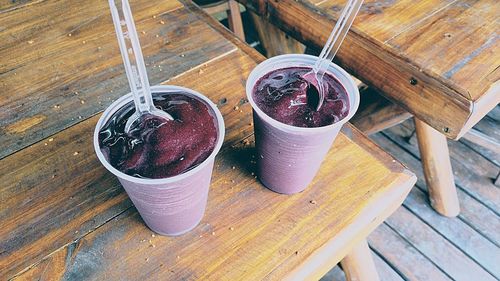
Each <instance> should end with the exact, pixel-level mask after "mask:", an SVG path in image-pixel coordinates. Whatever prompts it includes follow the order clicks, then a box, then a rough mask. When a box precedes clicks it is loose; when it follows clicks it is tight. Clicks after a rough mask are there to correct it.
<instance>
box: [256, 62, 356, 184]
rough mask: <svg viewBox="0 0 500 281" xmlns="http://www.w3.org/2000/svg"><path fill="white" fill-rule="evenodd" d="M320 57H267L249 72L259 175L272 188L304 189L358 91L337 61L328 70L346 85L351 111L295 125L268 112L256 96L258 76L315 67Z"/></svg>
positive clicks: (351, 114) (344, 119)
mask: <svg viewBox="0 0 500 281" xmlns="http://www.w3.org/2000/svg"><path fill="white" fill-rule="evenodd" d="M317 59H318V58H317V57H315V56H310V55H299V54H291V55H281V56H276V57H273V58H270V59H267V60H265V61H264V62H262V63H260V64H259V65H257V67H255V69H254V70H253V71H252V72H251V73H250V76H249V77H248V80H247V83H246V93H247V98H248V100H249V101H250V104H251V105H252V108H253V119H254V130H255V146H256V151H257V155H256V158H257V176H258V177H259V179H260V181H261V182H262V183H263V184H264V185H265V186H266V187H267V188H269V189H271V190H273V191H275V192H278V193H283V194H294V193H298V192H301V191H303V190H304V189H305V188H306V187H307V186H308V185H309V184H310V183H311V181H312V180H313V178H314V176H315V175H316V173H317V172H318V170H319V168H320V166H321V163H322V162H323V159H324V158H325V156H326V154H327V153H328V151H329V149H330V147H331V145H332V143H333V142H334V140H335V138H336V137H337V134H338V133H339V131H340V129H341V128H342V125H344V124H345V123H346V122H347V121H349V119H351V118H352V116H353V115H354V113H355V112H356V110H357V109H358V105H359V91H358V87H357V86H356V84H355V83H354V80H353V79H352V78H351V76H350V75H349V74H348V73H347V72H346V71H344V70H343V69H342V68H340V67H339V66H337V65H336V64H334V63H330V64H329V66H328V73H330V74H332V75H333V76H334V77H335V78H337V79H338V80H339V81H340V82H341V83H342V85H343V86H344V87H345V89H346V91H347V94H348V97H349V113H348V115H347V116H346V117H345V118H343V119H342V120H340V121H338V122H337V123H334V124H331V125H328V126H324V127H316V128H303V127H295V126H291V125H287V124H284V123H281V122H279V121H277V120H275V119H273V118H271V117H269V116H268V115H267V114H265V113H264V112H263V111H262V110H261V109H260V108H259V107H258V106H257V104H256V103H255V101H254V100H253V90H254V87H255V84H256V83H257V82H258V80H259V79H260V78H261V77H262V76H264V75H266V74H267V73H269V72H271V71H273V70H276V69H281V68H288V67H304V66H305V67H312V66H313V65H314V63H315V62H316V60H317Z"/></svg>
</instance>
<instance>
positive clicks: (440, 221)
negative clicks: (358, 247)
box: [369, 122, 500, 280]
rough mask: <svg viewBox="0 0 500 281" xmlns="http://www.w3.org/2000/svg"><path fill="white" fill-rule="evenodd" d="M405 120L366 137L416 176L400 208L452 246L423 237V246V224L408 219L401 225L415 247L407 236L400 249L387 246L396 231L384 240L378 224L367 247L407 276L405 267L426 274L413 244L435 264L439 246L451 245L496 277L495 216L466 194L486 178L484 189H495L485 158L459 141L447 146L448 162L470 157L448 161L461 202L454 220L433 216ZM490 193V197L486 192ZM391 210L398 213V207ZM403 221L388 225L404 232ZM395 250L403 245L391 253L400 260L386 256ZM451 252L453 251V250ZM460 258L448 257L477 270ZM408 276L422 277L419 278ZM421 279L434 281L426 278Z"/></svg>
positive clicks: (498, 240)
mask: <svg viewBox="0 0 500 281" xmlns="http://www.w3.org/2000/svg"><path fill="white" fill-rule="evenodd" d="M407 124H409V125H412V122H405V123H403V125H400V126H397V127H394V128H391V129H389V130H386V131H384V132H383V133H381V134H377V135H374V136H373V137H372V138H373V140H375V141H376V142H377V143H378V144H379V145H380V146H381V147H382V148H384V149H385V150H386V151H387V152H389V153H391V154H392V155H396V156H397V158H398V159H399V160H400V161H402V162H403V163H404V164H405V165H407V166H408V167H409V168H410V169H411V170H412V171H415V173H416V174H417V177H418V179H419V180H418V181H417V184H416V187H417V188H414V189H413V190H412V191H411V192H410V194H409V195H408V197H407V199H406V200H405V202H404V203H403V205H404V206H405V208H406V209H408V210H409V211H411V213H412V214H413V216H415V217H417V218H418V219H420V220H421V221H423V222H424V223H425V224H426V225H428V226H430V227H431V228H432V229H433V231H435V232H436V233H438V236H436V237H445V238H446V240H448V241H449V242H450V243H451V244H452V245H450V244H448V243H446V242H440V243H441V246H439V243H435V242H434V240H426V241H427V243H426V244H427V245H425V243H424V242H423V241H420V240H422V239H421V237H424V236H425V234H424V233H421V232H422V231H423V229H426V227H422V224H420V223H413V224H411V225H410V226H409V227H408V226H406V231H407V233H414V232H415V233H417V235H418V237H419V238H418V239H417V238H415V239H416V240H419V243H420V245H419V243H416V242H414V241H412V240H411V241H410V242H406V243H408V245H407V246H406V247H400V246H397V247H396V246H390V245H388V244H387V243H389V241H391V243H393V241H394V240H395V238H394V237H397V236H399V234H397V235H393V238H387V237H386V235H385V236H384V235H382V236H380V235H378V234H377V231H378V230H379V229H380V228H379V229H377V230H376V231H375V232H374V233H373V234H372V235H370V237H369V242H370V245H372V246H375V249H376V251H377V252H378V253H380V254H381V255H383V256H384V258H386V259H387V260H388V261H389V262H390V263H391V265H392V266H393V267H395V268H396V269H397V270H398V271H400V272H403V273H404V276H406V277H407V275H406V274H410V272H409V271H411V270H414V271H415V273H414V274H424V273H425V272H429V270H428V269H426V268H425V267H424V266H421V265H420V264H417V263H416V260H417V259H416V257H418V254H417V253H422V250H419V251H418V252H417V253H414V254H411V253H412V252H415V251H416V248H415V247H423V249H425V250H424V251H423V252H424V253H425V255H424V257H422V258H423V259H428V260H430V261H432V262H433V263H434V264H438V265H440V264H441V263H442V262H443V260H440V255H442V253H443V252H444V250H443V247H444V248H448V247H452V248H456V249H458V250H459V251H461V252H463V253H465V254H466V256H467V257H468V258H469V259H470V260H472V261H473V262H475V263H477V264H478V265H480V266H481V267H482V268H484V270H485V271H487V272H489V273H490V274H491V275H493V276H495V277H496V278H499V276H500V269H499V267H498V263H497V260H499V259H500V248H499V247H500V235H499V233H498V229H499V228H500V217H499V216H498V214H497V213H495V212H496V210H492V209H490V208H488V207H487V206H485V205H484V204H482V203H481V202H480V201H481V199H476V198H474V197H472V196H471V195H469V194H470V192H474V189H476V188H478V185H485V184H487V183H488V181H490V183H488V188H489V189H495V187H494V186H493V185H492V184H491V179H490V178H489V174H492V173H491V172H493V170H491V168H492V166H491V163H490V164H488V161H487V160H486V159H482V160H481V157H480V156H479V157H477V156H478V154H477V153H476V152H474V151H473V150H471V149H470V148H468V147H466V146H465V145H463V144H462V145H460V146H451V147H450V153H451V156H452V160H453V159H457V158H456V156H455V155H458V154H460V155H463V154H466V156H465V157H470V158H472V160H471V161H461V160H458V159H457V161H453V163H452V164H453V166H454V168H455V172H456V173H455V177H456V179H457V183H458V187H459V188H458V189H457V192H458V196H459V199H460V202H461V204H462V212H461V214H460V215H459V216H458V217H457V218H453V219H450V218H444V217H442V216H439V215H438V214H436V213H435V212H434V211H433V210H432V209H431V208H430V205H429V202H428V200H427V199H426V198H427V193H426V186H425V181H424V180H423V171H422V167H421V164H420V162H419V159H418V158H417V157H418V148H417V147H416V146H415V145H409V144H408V143H407V142H406V139H405V138H407V137H408V136H409V135H410V132H411V130H412V129H411V128H408V129H405V125H407ZM413 153H417V154H413ZM474 154H475V155H476V157H474ZM416 156H417V157H416ZM460 166H462V167H468V168H469V169H468V170H465V168H464V169H462V168H459V169H457V167H460ZM471 168H472V169H471ZM497 169H498V168H497ZM481 170H486V171H488V170H491V172H489V173H487V174H485V173H484V172H482V171H481ZM482 179H484V180H482ZM476 182H478V183H476ZM473 184H475V185H473ZM492 196H494V195H493V194H492ZM491 200H494V201H495V200H496V201H498V197H497V198H495V197H493V198H491ZM397 212H399V210H398V211H397ZM395 217H396V216H394V217H392V218H391V219H394V218H395ZM405 221H406V219H401V220H399V219H398V221H397V223H398V225H394V224H393V225H391V229H392V230H393V231H396V232H400V231H404V229H403V228H402V227H401V225H399V224H404V222H405ZM388 222H389V221H388ZM408 228H410V229H408ZM427 229H428V228H427ZM428 231H429V229H428ZM427 235H429V234H427ZM383 237H386V238H384V239H385V241H386V242H387V243H382V241H380V239H382V238H383ZM374 239H376V240H375V241H380V242H379V243H375V242H374ZM401 239H403V238H401ZM422 243H424V245H422ZM397 248H403V249H404V250H402V251H397V252H399V253H400V256H404V257H405V259H402V258H401V259H398V258H394V259H392V258H391V257H392V256H394V253H393V252H395V251H396V250H395V249H397ZM413 248H415V250H413ZM420 249H422V248H420ZM453 251H455V252H456V250H453ZM411 255H416V257H415V258H410V257H411ZM422 258H420V260H422ZM461 259H462V262H459V259H454V261H455V262H456V263H460V264H461V266H462V267H463V268H471V269H470V270H471V271H473V270H474V267H475V268H476V270H477V266H476V265H472V266H471V263H470V262H463V259H464V258H463V257H462V258H461ZM406 260H408V261H406ZM413 263H415V264H413ZM444 268H445V267H444ZM439 269H440V270H442V271H444V272H446V273H447V274H449V275H453V274H457V272H459V271H456V270H455V269H453V268H448V269H446V270H445V269H443V268H441V265H440V268H439ZM408 279H410V280H422V279H419V278H415V279H413V278H408ZM423 280H434V279H433V278H430V279H423Z"/></svg>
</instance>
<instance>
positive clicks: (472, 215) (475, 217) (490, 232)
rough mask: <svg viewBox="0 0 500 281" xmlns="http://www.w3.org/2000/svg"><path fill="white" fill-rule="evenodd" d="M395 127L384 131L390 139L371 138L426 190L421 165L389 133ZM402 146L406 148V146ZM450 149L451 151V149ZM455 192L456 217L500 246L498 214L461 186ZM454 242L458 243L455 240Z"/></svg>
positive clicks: (398, 138) (459, 176) (458, 175)
mask: <svg viewBox="0 0 500 281" xmlns="http://www.w3.org/2000/svg"><path fill="white" fill-rule="evenodd" d="M400 126H401V125H400ZM396 128H397V127H395V128H393V129H391V130H387V131H385V132H384V133H387V135H388V136H389V138H390V139H388V138H386V137H383V136H379V135H373V136H372V139H373V140H375V141H376V142H377V144H379V145H380V146H381V147H382V148H383V149H384V150H386V151H387V152H388V153H390V154H392V155H397V157H398V159H399V160H400V161H402V162H403V163H404V164H405V165H406V166H408V167H409V168H410V169H411V170H412V171H414V172H415V174H416V175H417V178H418V180H417V184H416V187H418V188H419V189H420V190H421V191H424V192H426V187H425V181H424V175H423V170H422V165H421V163H420V161H419V159H418V158H416V157H415V156H414V155H412V154H410V153H409V152H408V151H407V150H404V149H402V148H401V147H398V146H397V145H400V146H403V143H404V139H403V138H402V137H400V136H399V135H398V134H395V133H391V131H396V130H395V129H396ZM395 144H397V145H395ZM403 147H404V148H407V146H403ZM451 151H452V153H453V149H452V150H451ZM471 174H472V172H470V171H468V172H467V173H466V174H461V173H457V174H456V175H455V176H456V178H458V179H459V180H461V178H467V177H468V176H470V175H471ZM457 193H458V198H459V201H460V204H461V206H462V211H461V213H460V215H459V216H458V218H459V219H460V220H463V221H464V222H466V223H467V224H468V225H469V226H471V227H473V228H474V229H475V230H476V231H477V232H478V233H479V234H481V235H483V236H485V237H486V238H488V239H489V240H490V241H492V243H494V244H495V245H496V246H500V233H499V232H498V229H499V228H500V220H499V217H498V215H497V214H495V212H494V211H492V210H491V209H489V208H488V207H487V206H485V205H484V204H482V203H481V202H479V201H477V200H476V199H475V198H474V197H472V196H471V195H469V194H468V193H467V192H465V191H464V190H463V189H462V188H458V189H457ZM413 194H414V193H410V195H409V196H413ZM426 195H427V193H426ZM406 203H407V202H406V201H405V203H404V204H406ZM407 207H409V208H410V209H411V207H410V206H409V205H407ZM417 214H418V212H417ZM429 224H430V225H432V223H431V222H429ZM455 244H457V245H459V244H460V243H459V242H455Z"/></svg>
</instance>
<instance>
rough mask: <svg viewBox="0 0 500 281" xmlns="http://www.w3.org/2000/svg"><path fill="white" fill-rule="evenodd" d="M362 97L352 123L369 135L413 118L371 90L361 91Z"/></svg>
mask: <svg viewBox="0 0 500 281" xmlns="http://www.w3.org/2000/svg"><path fill="white" fill-rule="evenodd" d="M360 96H361V102H360V104H359V108H358V111H357V112H356V115H354V116H353V118H352V119H351V121H350V122H351V123H352V124H353V125H354V126H356V128H358V129H359V130H361V131H362V132H363V133H365V134H367V135H371V134H375V133H377V132H379V131H382V130H384V129H387V128H390V127H392V126H395V125H397V124H399V123H401V122H403V121H405V120H407V119H408V118H410V117H411V116H412V115H411V113H409V112H407V111H406V110H404V109H403V108H401V107H400V106H398V105H396V104H394V103H392V102H390V101H389V100H387V99H386V98H384V97H383V96H381V95H380V94H379V93H377V91H375V90H373V89H371V88H366V89H365V90H362V91H360Z"/></svg>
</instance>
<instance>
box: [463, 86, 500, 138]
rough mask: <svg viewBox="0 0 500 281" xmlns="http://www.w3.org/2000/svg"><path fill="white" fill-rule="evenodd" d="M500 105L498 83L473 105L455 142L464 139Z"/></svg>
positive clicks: (499, 87)
mask: <svg viewBox="0 0 500 281" xmlns="http://www.w3.org/2000/svg"><path fill="white" fill-rule="evenodd" d="M499 103H500V81H496V82H495V83H493V84H492V85H491V87H490V88H489V89H488V90H487V91H486V93H485V94H484V95H483V96H481V97H480V98H479V99H477V100H475V101H474V102H473V103H472V110H471V114H470V115H469V118H468V119H467V120H466V123H465V124H464V126H463V128H462V130H461V131H460V132H459V133H458V135H457V137H456V138H455V139H454V140H458V139H460V138H461V137H463V136H464V135H465V134H466V133H467V132H468V131H469V130H470V129H471V128H472V127H473V126H474V125H476V124H477V123H478V122H479V121H480V120H481V119H482V118H483V117H484V116H486V114H488V112H490V111H491V110H492V109H493V108H495V106H497V105H498V104H499Z"/></svg>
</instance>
